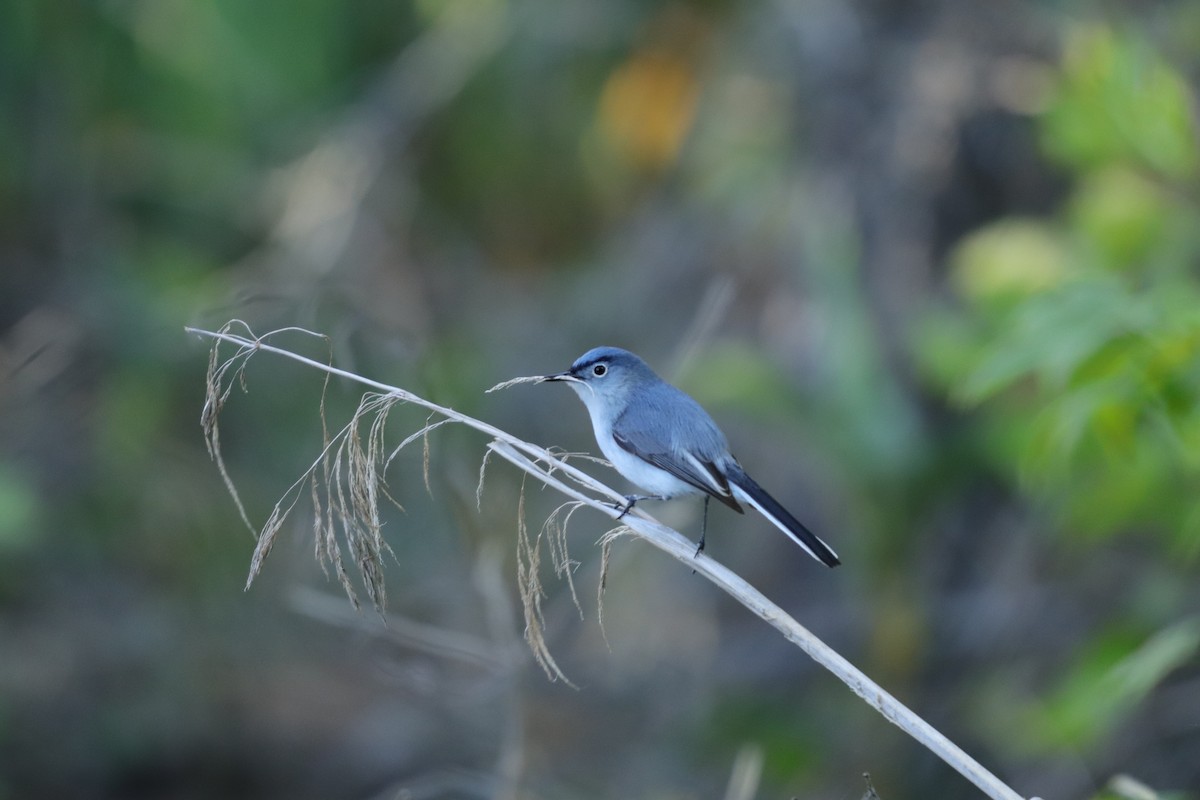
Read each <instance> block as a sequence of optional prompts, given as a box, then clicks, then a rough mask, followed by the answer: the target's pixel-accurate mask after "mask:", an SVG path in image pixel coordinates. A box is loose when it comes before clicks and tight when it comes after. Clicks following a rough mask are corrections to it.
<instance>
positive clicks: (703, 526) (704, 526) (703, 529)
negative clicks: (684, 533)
mask: <svg viewBox="0 0 1200 800" xmlns="http://www.w3.org/2000/svg"><path fill="white" fill-rule="evenodd" d="M711 499H712V496H711V495H707V494H706V495H704V516H702V517H701V518H700V546H699V547H697V548H696V555H700V554H701V553H703V552H704V535H705V534H706V533H708V501H709V500H711Z"/></svg>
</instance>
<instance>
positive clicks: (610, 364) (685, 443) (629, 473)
mask: <svg viewBox="0 0 1200 800" xmlns="http://www.w3.org/2000/svg"><path fill="white" fill-rule="evenodd" d="M543 380H547V381H564V382H566V383H568V384H569V385H570V387H571V388H572V389H574V390H575V393H576V394H578V395H579V399H581V400H582V401H583V404H584V405H585V406H586V407H587V410H588V414H589V415H590V416H591V418H592V430H593V432H594V433H595V435H596V442H597V444H599V445H600V450H601V451H602V452H603V453H604V455H605V457H606V458H607V459H608V460H609V461H610V462H612V465H613V467H614V468H616V470H617V472H619V473H621V474H622V475H623V476H625V477H626V478H627V479H629V480H630V481H632V482H633V483H634V484H636V485H638V486H640V487H641V488H642V489H644V490H646V491H647V492H650V494H648V495H629V496H627V497H626V498H625V499H626V501H627V504H626V506H625V511H626V512H628V511H629V509H631V508H633V505H634V503H636V502H638V501H639V500H669V499H671V498H673V497H680V496H683V495H692V494H703V495H704V496H705V516H706V518H707V510H708V499H709V498H710V497H715V498H717V499H718V500H720V501H721V502H722V503H724V504H725V505H727V506H729V507H730V508H732V509H734V510H735V511H737V512H739V513H741V511H742V506H741V504H742V503H746V504H747V505H749V506H751V507H753V508H755V509H757V510H758V511H760V512H761V513H762V514H763V516H765V517H766V518H767V519H769V520H770V521H771V522H772V523H773V524H774V525H775V526H776V527H778V528H779V529H780V530H782V531H783V532H784V533H786V534H787V535H788V536H790V537H791V538H792V539H793V540H794V541H795V542H796V543H797V544H799V545H800V546H801V547H803V548H804V549H805V551H807V552H808V554H809V555H811V556H812V557H813V558H815V559H817V560H818V561H820V562H822V563H823V564H826V565H827V566H830V567H836V566H837V565H838V564H839V563H840V562H839V560H838V557H837V554H836V553H834V552H833V550H832V549H830V547H829V546H828V545H827V544H825V543H824V542H823V541H821V540H820V539H819V538H817V536H816V535H815V534H813V533H812V531H810V530H808V528H806V527H804V525H803V524H801V523H800V521H799V520H797V519H796V518H795V517H793V516H792V515H791V514H790V513H788V511H787V509H785V508H784V507H783V506H782V505H780V504H779V502H778V501H776V500H775V498H773V497H771V495H769V494H767V492H766V491H765V490H764V489H763V488H762V487H761V486H759V485H758V484H757V483H755V482H754V480H753V479H752V478H751V477H750V476H749V475H747V474H746V472H745V470H743V469H742V467H741V465H740V464H738V462H737V459H735V458H734V457H733V455H732V454H731V453H730V452H729V443H728V442H727V441H726V439H725V434H723V433H721V429H720V428H718V427H717V423H715V422H713V419H712V417H710V416H709V415H708V413H707V412H706V411H705V410H704V409H703V408H701V407H700V404H699V403H697V402H696V401H695V400H693V399H692V398H691V397H689V396H688V395H686V394H684V393H683V392H681V391H680V390H679V389H676V388H675V387H674V386H672V385H671V384H669V383H667V382H666V381H664V380H663V379H662V378H660V377H658V375H657V374H655V372H654V370H652V369H650V367H649V366H648V365H647V364H646V362H645V361H642V360H641V359H640V358H638V357H637V356H635V355H634V354H633V353H630V352H629V351H628V350H621V349H620V348H617V347H597V348H595V349H593V350H589V351H588V352H586V353H584V354H583V355H582V356H580V357H579V358H578V359H577V360H576V361H575V363H574V364H572V365H571V368H570V369H569V370H567V371H566V372H559V373H556V374H554V375H547V376H545V377H544V378H543ZM699 549H700V550H703V549H704V533H703V532H702V533H701V535H700V548H699ZM697 552H699V550H697Z"/></svg>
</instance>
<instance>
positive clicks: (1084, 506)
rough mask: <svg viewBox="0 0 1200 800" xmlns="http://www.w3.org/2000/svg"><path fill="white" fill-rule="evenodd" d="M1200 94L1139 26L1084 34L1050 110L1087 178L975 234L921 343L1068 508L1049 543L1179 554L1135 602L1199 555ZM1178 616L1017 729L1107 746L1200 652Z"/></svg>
mask: <svg viewBox="0 0 1200 800" xmlns="http://www.w3.org/2000/svg"><path fill="white" fill-rule="evenodd" d="M1193 104H1194V98H1193V97H1192V96H1191V95H1190V93H1189V91H1188V89H1187V87H1186V82H1185V81H1184V79H1183V77H1182V76H1181V75H1180V74H1178V73H1177V72H1176V71H1174V70H1173V69H1172V68H1171V67H1170V65H1168V64H1167V63H1166V62H1164V61H1163V60H1162V59H1161V58H1160V57H1159V56H1158V55H1157V54H1156V53H1155V52H1154V50H1153V48H1152V47H1150V45H1149V44H1148V43H1147V42H1146V41H1145V40H1144V39H1142V38H1140V37H1139V36H1138V35H1136V34H1135V33H1132V32H1121V31H1114V30H1110V29H1106V28H1098V27H1090V26H1089V27H1081V28H1078V29H1076V30H1075V31H1073V32H1072V33H1071V34H1070V35H1069V36H1068V46H1067V48H1066V53H1065V56H1064V60H1063V63H1062V67H1061V71H1060V72H1059V73H1058V74H1057V75H1056V77H1055V81H1054V88H1053V90H1052V93H1051V96H1050V98H1049V100H1048V105H1047V107H1046V109H1045V111H1044V112H1043V113H1042V114H1041V116H1040V120H1039V126H1040V131H1041V141H1042V143H1043V147H1044V150H1045V152H1046V153H1047V155H1048V156H1050V157H1052V158H1053V159H1055V160H1056V161H1057V162H1059V163H1060V164H1062V165H1063V166H1064V167H1066V168H1067V169H1068V170H1069V172H1070V175H1071V176H1072V181H1071V188H1070V191H1069V195H1068V196H1067V198H1066V200H1065V202H1064V204H1063V207H1062V208H1061V209H1060V211H1059V212H1058V213H1057V214H1056V215H1054V216H1053V217H1052V218H1049V219H1045V218H1005V219H1001V220H999V221H997V222H994V223H992V224H990V225H987V226H985V227H983V228H981V229H978V230H977V231H975V232H973V233H971V234H970V235H969V236H967V237H966V238H965V240H964V241H962V243H961V244H959V246H958V247H957V248H956V250H955V251H954V253H953V254H952V257H951V259H950V266H951V270H952V273H951V276H952V280H953V282H954V285H955V286H956V287H957V289H958V293H959V296H960V298H961V301H962V303H961V305H959V306H958V307H957V308H955V309H947V308H943V309H941V310H939V311H937V312H935V313H933V314H931V315H930V316H929V317H928V318H927V319H926V320H924V321H923V322H922V324H921V326H920V327H919V332H918V335H917V338H916V342H917V349H916V352H917V353H918V355H919V357H920V363H921V364H922V366H923V368H924V369H925V370H926V374H927V375H928V376H929V377H930V378H931V380H933V381H934V382H935V383H936V385H938V386H939V387H941V388H943V389H944V391H945V392H946V393H947V396H948V397H949V398H950V399H951V401H952V402H954V403H955V404H956V405H957V406H958V407H960V408H962V409H969V410H971V411H972V416H973V418H974V419H975V420H976V421H977V423H978V424H979V426H980V437H979V442H980V445H981V447H982V451H981V452H982V455H983V456H984V458H986V459H987V461H988V462H989V463H990V464H991V465H992V467H993V469H994V470H996V472H997V473H998V474H1001V475H1004V476H1006V477H1008V478H1009V479H1011V480H1012V481H1013V482H1014V483H1015V484H1016V485H1018V486H1019V487H1020V488H1021V490H1022V491H1023V492H1024V493H1025V494H1026V495H1027V496H1029V497H1030V498H1031V499H1033V500H1034V501H1035V502H1036V503H1038V504H1039V505H1040V506H1042V507H1043V508H1047V509H1048V510H1050V511H1051V512H1052V519H1054V520H1056V522H1055V524H1054V525H1053V527H1052V528H1051V529H1050V530H1048V531H1047V534H1048V535H1049V534H1051V533H1062V534H1064V535H1066V536H1067V537H1068V538H1074V540H1075V541H1076V542H1077V543H1078V547H1079V548H1080V549H1079V550H1078V551H1077V552H1078V555H1079V557H1081V558H1087V552H1088V547H1089V545H1088V544H1087V542H1091V541H1094V540H1096V539H1098V538H1100V537H1111V536H1115V535H1118V534H1120V535H1121V536H1122V537H1125V538H1127V539H1129V540H1132V542H1135V543H1136V544H1134V547H1135V548H1137V549H1139V550H1140V549H1151V550H1159V551H1161V552H1163V553H1164V554H1166V555H1167V557H1168V559H1170V560H1172V561H1173V562H1174V563H1175V564H1176V568H1175V569H1166V570H1158V571H1155V572H1153V573H1151V574H1147V573H1144V572H1136V571H1133V570H1132V569H1131V571H1130V576H1131V580H1132V581H1142V582H1144V583H1142V584H1141V585H1140V586H1139V585H1135V586H1132V587H1130V588H1131V589H1132V590H1133V594H1134V596H1135V597H1136V596H1138V595H1139V594H1140V595H1145V594H1147V593H1160V594H1161V593H1162V592H1164V591H1165V592H1167V593H1168V594H1171V593H1172V590H1171V589H1169V588H1166V587H1168V586H1175V587H1176V589H1181V588H1182V587H1183V586H1186V585H1188V584H1190V583H1191V582H1193V581H1194V580H1195V568H1196V559H1197V556H1200V493H1198V492H1197V486H1200V158H1198V144H1197V143H1198V142H1200V138H1198V131H1197V129H1196V122H1195V116H1194V105H1193ZM1133 554H1134V551H1132V550H1131V555H1133ZM1176 595H1177V596H1178V592H1176ZM1179 612H1180V606H1179V605H1178V604H1175V603H1169V604H1166V605H1161V604H1160V605H1159V606H1158V607H1157V608H1155V609H1154V610H1153V611H1151V612H1150V613H1133V614H1132V616H1133V617H1136V618H1137V622H1136V623H1134V622H1133V621H1132V619H1131V618H1130V617H1128V616H1127V617H1126V618H1125V619H1124V621H1123V622H1122V621H1118V620H1114V621H1113V625H1112V627H1111V628H1110V629H1109V630H1106V631H1103V632H1101V633H1100V634H1099V635H1098V636H1097V637H1096V638H1095V639H1094V640H1093V641H1090V642H1087V643H1084V645H1083V647H1082V650H1081V651H1080V652H1079V653H1078V655H1077V656H1076V657H1075V659H1074V663H1073V664H1071V665H1070V666H1069V667H1068V669H1067V670H1066V671H1065V672H1064V674H1063V676H1062V677H1061V679H1060V680H1059V681H1058V686H1057V688H1056V689H1055V690H1054V691H1053V692H1052V694H1051V695H1050V696H1049V697H1048V698H1046V699H1045V700H1044V701H1033V700H1029V701H1026V702H1024V703H1017V704H1016V706H1015V707H1019V708H1021V709H1022V711H1021V721H1020V722H1016V721H1014V723H1013V728H1014V730H1021V731H1022V732H1023V733H1022V737H1023V738H1024V741H1025V743H1026V744H1027V745H1029V746H1031V747H1033V748H1035V749H1037V748H1038V747H1046V748H1065V749H1074V748H1077V747H1088V746H1094V745H1096V744H1097V743H1098V742H1100V741H1102V740H1103V738H1104V737H1105V736H1107V735H1108V734H1110V733H1111V732H1112V731H1113V730H1114V729H1116V728H1117V727H1118V726H1119V725H1121V724H1122V723H1123V721H1124V719H1125V718H1126V715H1127V714H1128V713H1129V712H1130V711H1131V709H1132V708H1133V707H1134V706H1135V705H1136V703H1137V702H1138V701H1139V700H1140V699H1141V698H1143V697H1144V696H1145V695H1146V693H1147V692H1148V691H1149V690H1150V689H1151V688H1152V687H1153V686H1155V685H1157V684H1158V683H1159V682H1160V681H1161V680H1162V679H1163V678H1165V677H1166V676H1167V675H1168V674H1169V673H1171V672H1172V671H1173V670H1174V669H1176V668H1178V667H1179V666H1181V665H1183V664H1187V663H1194V660H1195V658H1196V652H1197V644H1198V642H1200V628H1198V627H1197V624H1196V620H1195V619H1194V618H1183V619H1180V618H1179ZM1011 700H1012V698H1011V696H1010V698H1009V701H1008V702H1010V703H1011ZM1013 708H1014V706H1011V705H1010V710H1012V709H1013Z"/></svg>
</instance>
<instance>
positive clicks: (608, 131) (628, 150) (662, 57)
mask: <svg viewBox="0 0 1200 800" xmlns="http://www.w3.org/2000/svg"><path fill="white" fill-rule="evenodd" d="M698 96H699V86H698V82H697V80H696V76H695V75H694V74H693V73H692V69H691V65H690V64H689V63H688V62H687V61H685V60H684V59H682V58H680V57H678V56H674V55H672V54H669V53H665V52H661V51H655V50H644V51H642V52H638V53H635V54H633V56H631V57H630V58H629V60H628V61H626V62H625V63H624V64H622V65H621V66H620V67H618V68H617V69H616V70H615V71H614V72H613V74H612V75H611V76H609V78H608V80H607V81H606V82H605V85H604V89H603V91H602V92H601V95H600V107H599V119H598V127H599V131H600V134H601V136H602V138H603V140H604V143H605V144H606V145H607V146H608V147H609V148H611V150H612V151H613V152H615V153H617V154H618V155H619V156H620V157H621V158H622V160H624V161H626V162H628V163H630V164H631V165H632V166H634V167H635V168H637V169H640V170H645V171H657V170H661V169H662V168H663V167H665V166H667V165H669V164H671V163H672V162H674V161H675V159H676V157H677V156H678V154H679V149H680V147H681V146H682V144H683V140H684V138H685V137H686V136H687V133H688V131H689V130H690V129H691V127H692V120H693V119H694V118H695V113H696V102H697V99H698Z"/></svg>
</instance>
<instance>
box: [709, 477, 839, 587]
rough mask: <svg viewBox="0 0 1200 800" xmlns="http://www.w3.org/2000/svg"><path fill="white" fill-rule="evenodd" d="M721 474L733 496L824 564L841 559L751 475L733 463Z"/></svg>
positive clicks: (828, 564)
mask: <svg viewBox="0 0 1200 800" xmlns="http://www.w3.org/2000/svg"><path fill="white" fill-rule="evenodd" d="M725 477H726V479H728V481H729V488H730V489H731V490H732V492H733V496H734V497H736V498H737V499H738V500H740V501H742V502H743V503H747V504H749V505H751V506H753V507H754V508H756V509H757V510H758V511H759V513H761V514H762V515H763V516H764V517H766V518H767V519H769V520H771V522H772V523H773V524H774V525H775V527H777V528H779V529H780V530H781V531H783V532H784V533H786V534H787V535H788V536H790V537H792V540H793V541H795V542H796V544H798V545H800V546H801V547H803V548H804V551H805V552H806V553H808V554H809V555H810V556H812V557H813V558H815V559H816V560H817V561H820V562H821V563H822V564H824V565H825V566H827V567H836V566H837V565H838V564H840V563H842V562H841V561H840V560H839V559H838V557H837V553H835V552H833V548H831V547H830V546H829V545H827V544H825V543H824V542H823V541H821V540H820V539H819V538H818V537H817V535H816V534H815V533H813V532H812V531H810V530H809V529H808V528H806V527H804V524H803V523H802V522H800V520H798V519H796V518H795V517H793V516H792V515H791V513H790V512H789V511H788V510H787V509H786V508H784V507H783V506H782V505H780V504H779V501H778V500H776V499H775V498H774V497H771V495H769V494H767V490H766V489H764V488H762V487H761V486H759V485H758V484H757V483H755V482H754V479H753V478H751V477H750V476H749V475H747V474H746V472H745V470H743V469H742V468H741V467H739V466H736V465H735V466H733V467H728V468H726V470H725Z"/></svg>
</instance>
